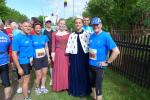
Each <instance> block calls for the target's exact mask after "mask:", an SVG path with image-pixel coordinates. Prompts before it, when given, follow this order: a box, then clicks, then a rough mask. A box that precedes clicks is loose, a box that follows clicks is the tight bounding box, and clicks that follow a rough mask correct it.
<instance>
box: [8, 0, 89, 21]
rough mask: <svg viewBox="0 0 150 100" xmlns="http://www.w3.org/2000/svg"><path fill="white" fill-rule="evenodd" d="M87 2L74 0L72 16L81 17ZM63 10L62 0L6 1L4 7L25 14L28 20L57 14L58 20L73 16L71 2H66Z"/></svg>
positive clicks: (69, 0) (71, 0)
mask: <svg viewBox="0 0 150 100" xmlns="http://www.w3.org/2000/svg"><path fill="white" fill-rule="evenodd" d="M88 1H89V0H74V15H75V16H82V12H83V11H84V9H85V7H86V2H88ZM67 2H68V3H67V7H65V8H64V0H6V5H7V6H8V7H10V8H12V9H15V10H17V11H19V12H20V13H22V14H25V15H26V16H28V17H29V18H31V17H38V16H39V15H44V16H49V15H51V13H56V12H58V16H59V18H68V17H72V16H73V0H67Z"/></svg>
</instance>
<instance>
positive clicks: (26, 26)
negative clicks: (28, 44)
mask: <svg viewBox="0 0 150 100" xmlns="http://www.w3.org/2000/svg"><path fill="white" fill-rule="evenodd" d="M21 29H22V31H23V32H24V33H25V34H30V32H31V30H32V27H31V23H29V22H23V23H22V28H21Z"/></svg>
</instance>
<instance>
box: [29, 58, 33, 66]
mask: <svg viewBox="0 0 150 100" xmlns="http://www.w3.org/2000/svg"><path fill="white" fill-rule="evenodd" d="M30 65H31V66H32V65H33V57H31V58H30Z"/></svg>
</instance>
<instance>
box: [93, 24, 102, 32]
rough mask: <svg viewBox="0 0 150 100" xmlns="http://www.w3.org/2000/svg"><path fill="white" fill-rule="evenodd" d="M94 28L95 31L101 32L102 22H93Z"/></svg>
mask: <svg viewBox="0 0 150 100" xmlns="http://www.w3.org/2000/svg"><path fill="white" fill-rule="evenodd" d="M93 29H94V32H95V33H99V32H100V31H101V30H102V24H93Z"/></svg>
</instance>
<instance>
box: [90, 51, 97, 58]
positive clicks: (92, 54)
mask: <svg viewBox="0 0 150 100" xmlns="http://www.w3.org/2000/svg"><path fill="white" fill-rule="evenodd" d="M89 58H90V59H92V60H97V50H96V49H91V48H90V49H89Z"/></svg>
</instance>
